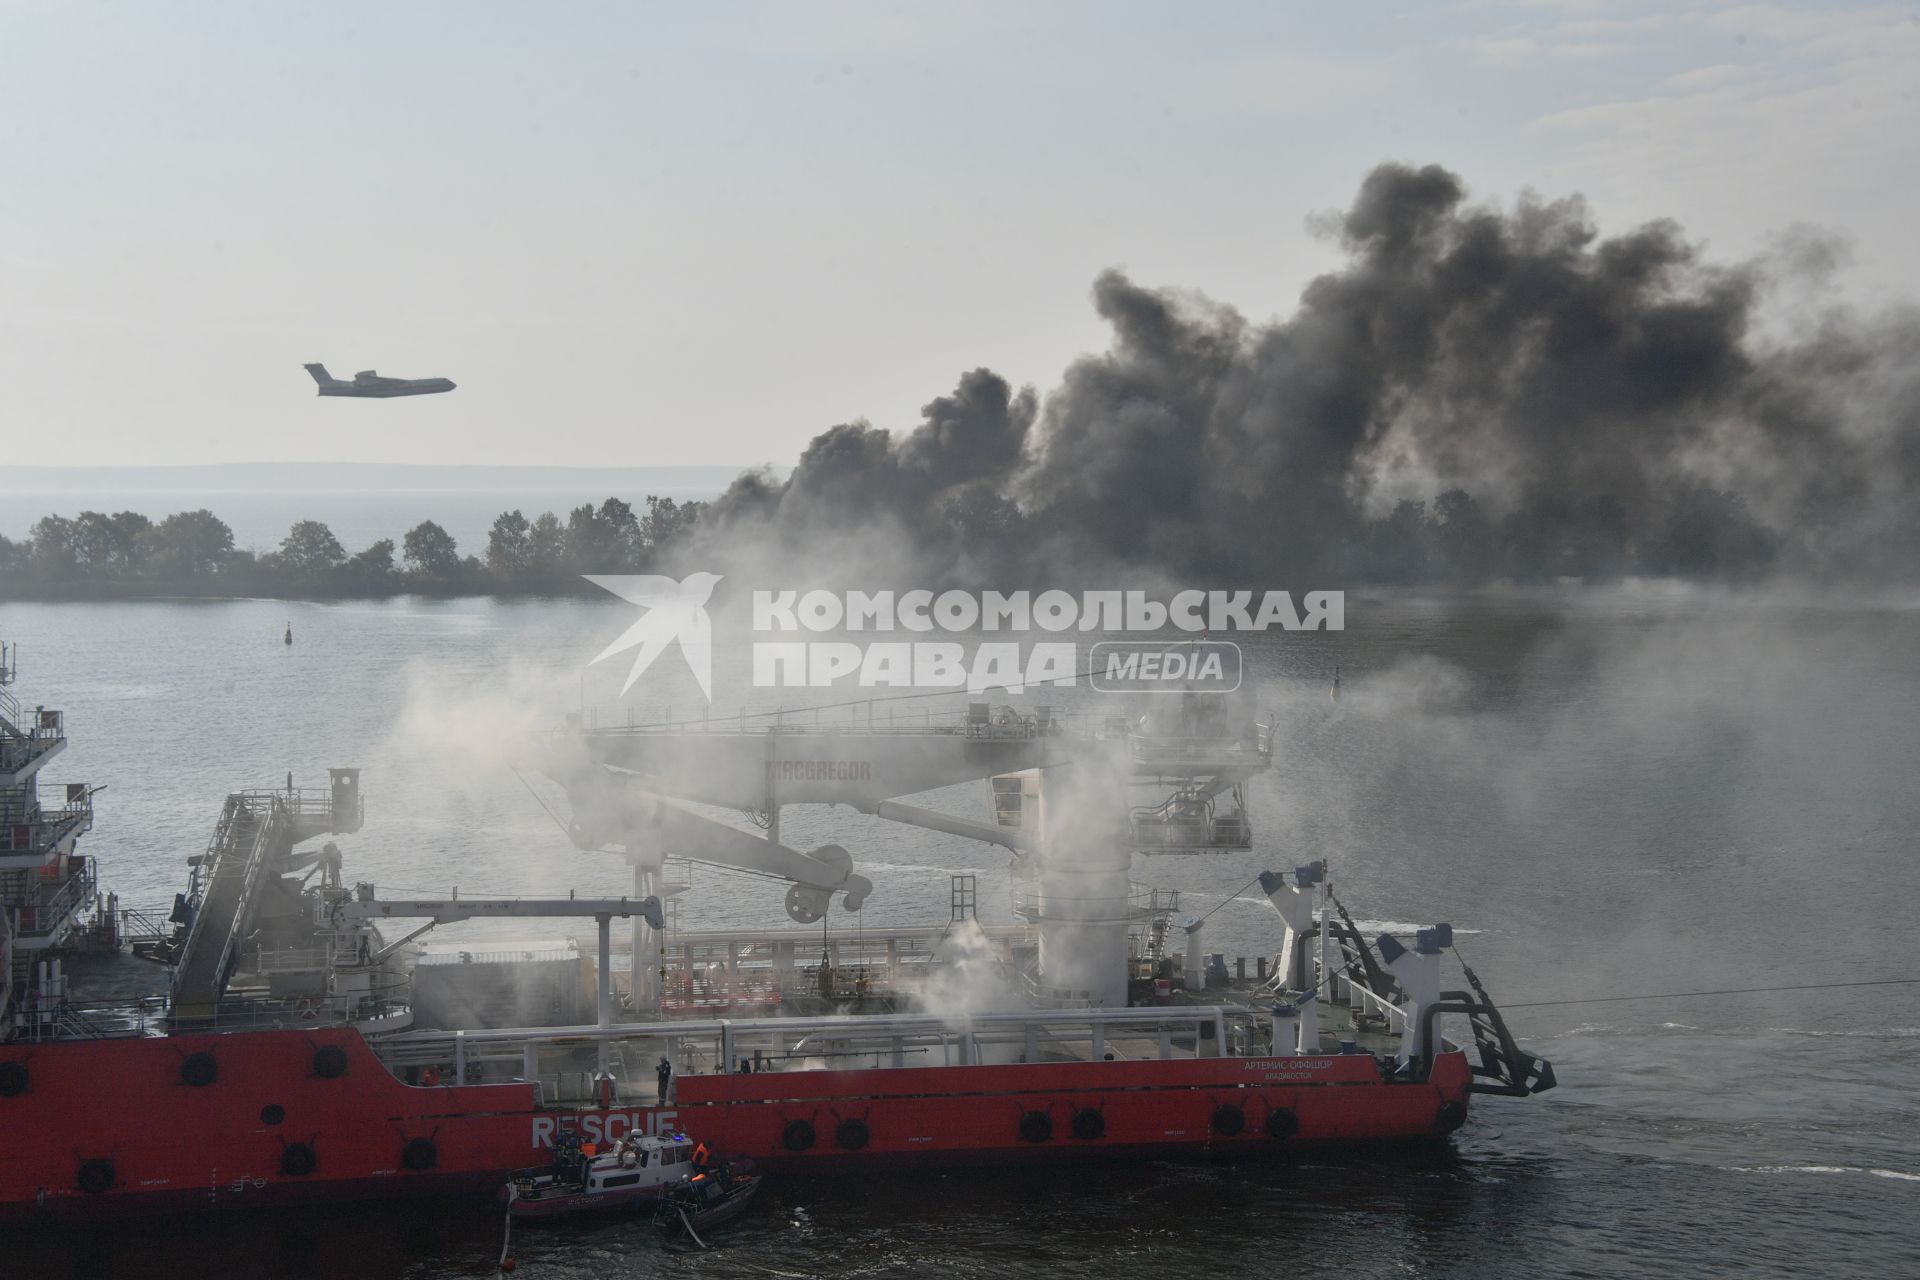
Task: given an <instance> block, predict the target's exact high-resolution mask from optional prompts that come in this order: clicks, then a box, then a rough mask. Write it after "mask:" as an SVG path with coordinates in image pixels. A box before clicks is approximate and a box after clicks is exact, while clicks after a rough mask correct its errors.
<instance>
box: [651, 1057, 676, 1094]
mask: <svg viewBox="0 0 1920 1280" xmlns="http://www.w3.org/2000/svg"><path fill="white" fill-rule="evenodd" d="M653 1074H654V1075H655V1076H657V1077H658V1078H659V1080H660V1101H661V1102H665V1101H666V1100H667V1085H668V1083H669V1082H671V1081H672V1079H673V1064H672V1063H671V1062H668V1061H667V1060H666V1058H664V1057H662V1058H661V1059H660V1065H659V1066H657V1067H655V1068H654V1069H653Z"/></svg>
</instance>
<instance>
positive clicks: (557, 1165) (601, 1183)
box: [501, 1133, 695, 1218]
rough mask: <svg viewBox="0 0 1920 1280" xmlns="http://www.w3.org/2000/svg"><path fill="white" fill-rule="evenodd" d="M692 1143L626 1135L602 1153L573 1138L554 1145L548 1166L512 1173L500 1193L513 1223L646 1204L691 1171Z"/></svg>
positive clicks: (673, 1137)
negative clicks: (519, 1219)
mask: <svg viewBox="0 0 1920 1280" xmlns="http://www.w3.org/2000/svg"><path fill="white" fill-rule="evenodd" d="M694 1150H695V1146H694V1142H693V1140H692V1139H691V1138H689V1137H687V1135H686V1134H684V1133H676V1134H667V1135H662V1136H660V1137H654V1136H652V1135H650V1134H628V1135H627V1136H626V1137H624V1138H622V1139H620V1141H619V1142H618V1143H616V1144H615V1145H614V1146H613V1147H611V1148H610V1149H608V1150H606V1151H598V1150H596V1149H595V1148H594V1147H592V1146H582V1145H581V1143H580V1139H579V1138H578V1136H577V1135H574V1134H570V1133H563V1134H561V1135H559V1137H558V1138H556V1139H555V1140H554V1147H553V1164H552V1165H551V1166H550V1167H548V1168H545V1169H542V1168H537V1167H536V1168H532V1169H520V1170H516V1171H515V1172H514V1174H513V1176H512V1177H511V1178H510V1179H509V1180H508V1182H507V1186H506V1189H505V1190H504V1191H503V1192H502V1193H501V1194H502V1196H503V1198H504V1199H505V1200H506V1202H507V1212H508V1213H510V1214H512V1215H513V1216H514V1217H516V1218H552V1217H558V1216H560V1215H562V1214H570V1213H584V1212H586V1211H588V1210H593V1209H612V1208H619V1207H622V1206H627V1205H632V1204H635V1203H639V1202H644V1201H649V1200H652V1199H654V1198H655V1197H656V1196H658V1195H659V1194H660V1190H661V1188H662V1187H666V1186H670V1185H672V1184H674V1183H677V1182H679V1181H681V1180H682V1179H684V1178H685V1177H686V1176H687V1174H688V1172H689V1171H690V1170H691V1169H692V1168H693V1167H694Z"/></svg>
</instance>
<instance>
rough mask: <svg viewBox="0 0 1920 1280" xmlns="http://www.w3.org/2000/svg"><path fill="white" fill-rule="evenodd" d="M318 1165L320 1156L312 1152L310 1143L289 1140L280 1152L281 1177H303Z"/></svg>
mask: <svg viewBox="0 0 1920 1280" xmlns="http://www.w3.org/2000/svg"><path fill="white" fill-rule="evenodd" d="M319 1167H320V1157H319V1156H317V1155H315V1154H314V1151H313V1144H311V1143H307V1142H289V1143H288V1144H287V1145H286V1147H285V1148H284V1149H283V1150H282V1151H281V1152H280V1174H281V1176H282V1177H286V1178H304V1177H306V1176H307V1175H308V1174H310V1173H312V1172H313V1171H314V1170H315V1169H317V1168H319Z"/></svg>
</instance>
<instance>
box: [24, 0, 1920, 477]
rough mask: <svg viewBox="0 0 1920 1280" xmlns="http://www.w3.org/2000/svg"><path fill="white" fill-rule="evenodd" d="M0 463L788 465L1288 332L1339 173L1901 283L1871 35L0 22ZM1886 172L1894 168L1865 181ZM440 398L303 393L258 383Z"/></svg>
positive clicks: (1014, 19) (748, 11)
mask: <svg viewBox="0 0 1920 1280" xmlns="http://www.w3.org/2000/svg"><path fill="white" fill-rule="evenodd" d="M0 34H3V35H4V38H0V108H3V109H4V111H5V114H6V117H7V118H8V120H9V121H11V122H12V123H13V126H14V127H13V128H12V129H10V130H8V131H6V132H5V133H4V134H0V172H5V173H7V174H8V177H9V193H10V196H11V199H10V200H9V201H8V202H7V206H6V209H5V213H4V216H3V217H0V339H3V340H0V386H4V387H5V388H6V396H7V402H6V413H7V417H8V421H9V423H10V425H11V426H12V427H13V430H12V431H11V432H10V433H9V436H10V438H9V442H8V453H9V460H10V461H12V462H15V463H40V464H58V465H72V464H77V463H82V462H86V461H90V460H94V459H100V458H112V459H114V460H116V461H118V462H122V463H127V464H134V463H139V464H159V463H170V462H182V463H189V462H191V463H200V462H220V461H237V460H241V459H247V460H259V461H273V460H276V459H288V458H309V459H316V460H323V461H324V460H345V459H361V460H366V461H385V462H414V463H429V462H433V461H435V460H438V459H442V458H451V457H458V458H461V459H464V460H471V461H487V462H493V463H500V464H505V465H512V464H518V463H525V462H537V463H550V462H553V461H556V460H562V461H568V462H575V463H580V464H591V463H596V462H605V463H610V464H632V463H634V462H635V461H636V460H638V459H642V458H644V459H647V460H649V461H657V462H660V463H673V464H684V463H693V462H699V461H706V460H709V459H712V458H715V457H723V458H728V459H738V460H739V461H740V462H741V463H742V464H743V465H753V464H758V463H763V462H774V463H781V464H791V463H792V462H793V461H794V460H795V459H796V458H797V456H798V454H799V452H800V451H801V449H802V448H804V447H805V445H806V443H807V442H808V441H809V440H810V439H812V438H813V437H814V436H815V435H816V434H817V433H818V432H820V431H821V430H823V429H825V428H826V427H828V426H831V425H833V424H836V423H843V422H848V421H851V420H854V419H860V418H864V419H868V420H870V421H872V422H873V423H874V424H876V425H878V426H881V427H886V428H891V429H895V430H901V429H906V428H910V427H912V426H913V425H914V424H915V423H916V422H917V421H918V418H919V411H920V408H921V406H923V405H925V404H927V403H928V402H929V401H931V400H932V399H934V398H935V397H936V396H939V395H942V394H944V393H945V392H947V391H948V390H949V389H950V388H951V387H952V386H953V385H954V383H955V380H956V378H957V377H958V376H960V375H961V374H962V373H964V372H965V371H968V370H972V369H975V368H978V367H982V366H985V367H990V368H992V369H994V370H996V371H997V372H999V373H1000V374H1002V375H1003V376H1004V377H1006V378H1007V379H1008V380H1009V381H1010V382H1011V383H1012V384H1014V385H1015V386H1020V385H1025V384H1032V385H1034V386H1035V387H1037V388H1039V389H1040V390H1041V391H1042V392H1043V393H1044V392H1045V391H1047V390H1048V389H1049V388H1052V387H1054V386H1056V385H1058V383H1059V380H1060V378H1061V376H1062V372H1063V370H1065V369H1066V368H1067V366H1068V365H1069V364H1070V362H1072V361H1073V360H1074V359H1075V358H1076V357H1078V356H1081V355H1082V354H1084V353H1088V352H1097V351H1100V350H1102V349H1104V348H1105V347H1106V345H1107V342H1108V340H1109V334H1108V329H1107V326H1106V324H1105V323H1104V322H1103V320H1102V318H1101V317H1100V316H1099V315H1098V314H1096V312H1095V310H1094V308H1093V306H1092V305H1090V299H1089V294H1090V291H1091V290H1092V288H1093V286H1094V282H1095V281H1096V279H1098V278H1099V276H1100V273H1101V272H1102V271H1104V270H1106V269H1108V268H1115V267H1117V268H1120V269H1123V270H1124V271H1126V272H1127V274H1128V275H1129V277H1130V278H1132V279H1135V280H1137V281H1139V282H1140V283H1141V284H1142V285H1144V286H1149V287H1156V288H1157V287H1166V288H1173V289H1180V290H1195V291H1199V292H1201V293H1204V294H1206V295H1207V296H1209V297H1212V298H1215V299H1217V300H1219V301H1220V302H1222V303H1224V304H1228V305H1231V306H1233V307H1235V308H1238V309H1239V310H1240V311H1242V312H1243V313H1244V314H1246V315H1247V316H1248V317H1249V318H1250V319H1252V320H1253V321H1255V322H1264V321H1266V320H1269V319H1273V318H1279V317H1286V316H1289V315H1292V314H1293V313H1294V312H1295V311H1296V309H1297V308H1298V306H1299V302H1300V298H1301V291H1302V289H1303V287H1304V286H1305V285H1307V283H1308V282H1309V281H1310V280H1312V279H1313V278H1315V277H1316V276H1317V275H1319V274H1320V273H1321V272H1323V271H1326V270H1330V269H1333V268H1334V267H1335V266H1337V264H1338V263H1339V262H1340V260H1341V257H1342V254H1341V250H1340V246H1339V245H1338V244H1337V243H1335V242H1333V241H1332V240H1330V239H1329V237H1327V236H1326V235H1325V234H1324V229H1325V228H1324V225H1323V215H1325V214H1326V213H1327V212H1328V211H1329V210H1338V209H1340V208H1343V207H1345V206H1346V205H1347V204H1348V203H1349V202H1350V201H1351V200H1352V198H1353V193H1354V191H1355V190H1356V188H1357V186H1358V184H1359V183H1360V182H1361V180H1362V179H1363V177H1364V176H1365V175H1366V174H1367V173H1368V172H1369V171H1370V170H1371V169H1372V168H1373V167H1374V166H1375V165H1376V164H1378V163H1380V162H1382V161H1404V162H1409V163H1413V164H1424V163H1428V162H1433V163H1438V164H1442V165H1445V166H1447V167H1448V168H1450V169H1452V170H1454V171H1456V172H1458V173H1460V174H1462V175H1463V176H1464V177H1465V178H1466V180H1467V181H1468V183H1469V184H1470V187H1471V191H1472V196H1473V198H1474V199H1475V200H1476V201H1481V202H1487V203H1491V204H1495V205H1500V206H1503V207H1504V206H1508V205H1510V204H1511V203H1512V202H1513V201H1514V200H1515V199H1517V198H1518V197H1519V196H1520V195H1521V194H1522V193H1523V192H1526V191H1529V190H1532V191H1537V192H1538V193H1540V195H1541V196H1542V197H1543V198H1545V199H1548V200H1557V199H1561V198H1565V197H1571V196H1574V195H1576V194H1577V195H1581V196H1584V197H1585V198H1586V199H1587V200H1588V201H1589V202H1590V207H1591V209H1592V211H1593V216H1594V218H1595V220H1596V223H1597V224H1598V226H1599V229H1600V230H1601V231H1602V232H1603V233H1604V234H1609V235H1613V234H1618V233H1621V232H1623V231H1626V230H1628V229H1630V228H1632V227H1635V226H1638V225H1640V224H1643V223H1646V222H1648V221H1651V220H1657V219H1663V218H1672V219H1675V220H1677V222H1678V223H1679V224H1680V226H1681V228H1682V230H1683V232H1684V234H1685V235H1686V236H1687V237H1688V238H1689V239H1690V240H1693V241H1698V242H1703V243H1704V244H1705V245H1706V246H1707V248H1708V250H1709V252H1710V255H1711V257H1712V259H1713V260H1714V261H1717V262H1722V263H1737V262H1741V261H1745V260H1748V259H1751V258H1753V257H1755V256H1760V255H1766V254H1770V253H1774V252H1776V251H1785V252H1795V251H1797V249H1796V246H1799V247H1801V248H1804V245H1805V243H1806V241H1805V239H1804V236H1803V234H1802V232H1801V231H1800V230H1799V229H1800V228H1802V227H1803V226H1807V225H1810V226H1813V227H1817V228H1821V229H1823V230H1824V231H1825V232H1829V233H1831V234H1832V235H1833V236H1835V237H1837V238H1838V240H1839V241H1840V242H1842V243H1840V244H1839V245H1838V246H1837V247H1836V246H1835V245H1834V244H1833V243H1831V242H1822V248H1821V253H1822V254H1823V255H1825V260H1826V261H1827V262H1828V263H1829V265H1830V266H1831V268H1832V270H1831V271H1830V272H1829V274H1828V275H1827V277H1826V279H1827V280H1828V282H1829V285H1830V288H1831V291H1830V292H1828V293H1825V294H1818V293H1816V294H1814V295H1811V296H1810V297H1807V298H1799V299H1791V298H1789V299H1780V300H1777V301H1780V302H1781V303H1782V305H1783V308H1784V310H1785V312H1786V313H1787V314H1788V316H1789V317H1790V318H1797V319H1798V320H1799V321H1801V322H1804V323H1808V324H1817V323H1818V322H1819V318H1820V316H1821V315H1822V313H1823V311H1824V310H1825V309H1827V308H1831V307H1834V306H1840V305H1843V304H1844V305H1846V306H1849V307H1853V308H1862V309H1867V310H1872V309H1875V308H1880V307H1884V306H1886V305H1889V304H1892V303H1900V302H1903V301H1905V300H1908V299H1911V298H1913V297H1914V296H1915V295H1916V294H1920V251H1916V249H1915V248H1914V246H1913V243H1912V239H1911V236H1910V235H1909V233H1908V228H1909V227H1910V225H1911V224H1912V221H1913V215H1914V212H1915V199H1914V194H1915V192H1914V184H1913V181H1912V177H1911V175H1912V174H1913V173H1914V172H1915V171H1916V165H1915V163H1914V161H1915V159H1916V156H1915V150H1916V146H1917V145H1920V144H1917V143H1916V131H1915V130H1914V129H1913V128H1912V125H1913V122H1914V117H1915V114H1916V109H1915V93H1916V87H1917V86H1920V72H1917V71H1916V68H1917V67H1920V56H1916V55H1920V22H1916V21H1915V20H1914V17H1913V14H1912V12H1911V10H1910V9H1908V8H1904V7H1892V6H1871V5H1867V6H1851V7H1848V8H1846V9H1838V10H1836V9H1834V8H1831V7H1821V8H1814V7H1811V6H1805V7H1799V6H1749V7H1738V8H1728V7H1722V6H1711V5H1690V6H1670V5H1653V4H1632V5H1622V6H1618V7H1599V6H1588V5H1582V4H1538V3H1463V4H1453V5H1445V6H1439V7H1427V6H1412V5H1397V6H1385V7H1378V8H1369V9H1367V10H1365V11H1352V12H1346V11H1337V10H1331V9H1313V8H1309V9H1291V8H1281V7H1275V6H1266V5H1256V4H1222V5H1215V6H1206V7H1204V8H1201V9H1197V10H1177V9H1172V8H1162V7H1157V6H1143V5H1098V6H1095V5H1086V4H1065V5H1059V6H1047V7H1044V8H1034V7H1031V6H1015V5H1004V4H984V5H975V6H968V7H966V8H964V9H959V10H951V11H943V12H942V13H941V14H940V15H939V16H938V18H937V19H934V18H931V17H922V16H920V15H917V14H915V13H913V12H911V11H909V10H903V9H899V8H893V7H880V6H866V5H833V6H824V7H823V6H808V7H804V8H801V7H786V6H771V5H757V4H740V5H725V6H713V7H707V6H701V7H660V6H634V5H607V4H583V5H578V6H567V7H565V8H562V9H559V10H555V11H553V12H551V13H543V14H541V15H539V16H538V18H537V19H536V18H535V17H534V16H533V15H531V14H529V13H528V12H527V11H525V10H524V9H520V8H517V7H512V6H505V5H499V4H490V3H482V4H463V5H460V6H458V7H454V6H451V5H441V4H421V5H409V6H405V7H404V8H400V9H394V8H392V7H389V6H379V7H375V6H371V5H364V4H358V5H356V4H351V3H343V4H340V5H334V6H328V7H326V8H323V9H317V10H307V11H294V10H286V9H281V8H277V7H258V6H240V5H213V4H209V5H205V6H201V7H199V8H193V9H188V10H186V11H183V12H177V11H175V10H172V9H164V10H163V9H147V8H140V7H133V8H108V7H105V6H99V5H89V4H82V3H76V4H72V5H58V6H50V5H40V4H8V5H4V6H0ZM1902 175H1905V176H1902ZM308 361H322V362H326V363H328V364H329V365H330V366H331V367H333V368H334V369H336V370H339V371H342V372H346V371H351V370H356V369H364V368H369V367H371V368H376V369H378V370H380V371H381V372H382V373H385V374H390V375H394V376H401V377H424V376H446V377H450V378H453V379H454V380H455V381H457V382H458V384H459V389H458V390H456V391H454V392H452V393H450V394H445V395H438V396H425V397H419V398H413V399H406V400H395V401H373V402H362V401H341V400H321V399H319V398H318V397H316V396H315V395H314V389H313V385H312V383H311V382H310V381H309V379H308V377H307V375H306V374H305V373H304V372H303V371H302V369H301V367H300V366H301V365H302V364H303V363H304V362H308Z"/></svg>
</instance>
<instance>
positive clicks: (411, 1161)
mask: <svg viewBox="0 0 1920 1280" xmlns="http://www.w3.org/2000/svg"><path fill="white" fill-rule="evenodd" d="M400 1163H401V1164H403V1165H405V1166H406V1167H407V1168H409V1169H411V1170H413V1171H414V1172H415V1173H425V1172H426V1171H427V1170H429V1169H431V1168H433V1166H435V1165H437V1164H439V1163H440V1148H439V1147H436V1146H435V1145H434V1144H433V1139H432V1138H414V1139H412V1140H411V1141H409V1142H408V1143H407V1145H406V1146H404V1147H402V1148H400Z"/></svg>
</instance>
